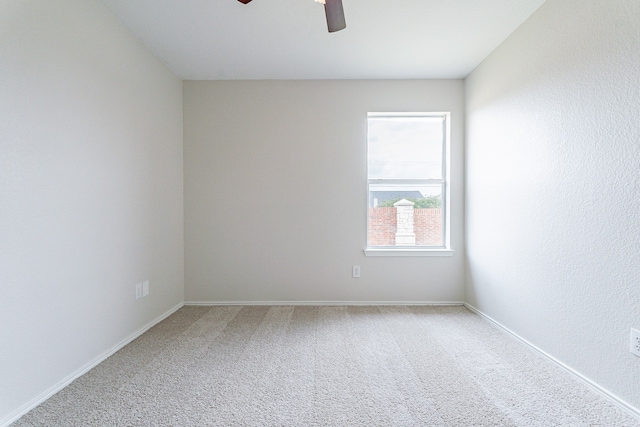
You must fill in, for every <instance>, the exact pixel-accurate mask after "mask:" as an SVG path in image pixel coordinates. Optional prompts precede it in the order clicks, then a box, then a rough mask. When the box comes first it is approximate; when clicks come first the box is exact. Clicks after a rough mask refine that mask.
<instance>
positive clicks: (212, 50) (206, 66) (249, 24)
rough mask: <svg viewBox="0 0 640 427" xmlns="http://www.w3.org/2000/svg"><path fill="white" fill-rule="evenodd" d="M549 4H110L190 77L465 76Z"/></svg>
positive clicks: (516, 0) (494, 0)
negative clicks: (333, 12)
mask: <svg viewBox="0 0 640 427" xmlns="http://www.w3.org/2000/svg"><path fill="white" fill-rule="evenodd" d="M544 1H545V0H394V1H389V0H343V5H344V11H345V15H346V21H347V28H346V29H345V30H342V31H339V32H335V33H328V32H327V26H326V21H325V16H324V9H323V6H322V5H321V4H319V3H316V2H314V1H313V0H253V1H252V2H251V3H249V4H247V5H243V4H241V3H240V2H238V1H237V0H102V2H103V3H104V4H105V5H106V6H107V7H108V8H109V9H110V10H111V11H112V12H113V13H114V14H115V15H117V16H118V17H119V18H120V20H122V22H124V24H125V25H126V26H127V27H128V28H129V29H130V30H131V31H132V32H133V34H134V35H135V36H136V37H138V38H139V39H140V40H141V41H142V42H143V43H144V44H145V45H146V46H148V47H149V48H150V49H151V51H153V53H154V54H155V55H156V56H158V57H159V58H160V59H161V60H162V61H163V62H164V63H165V64H167V65H168V66H169V68H171V70H173V71H174V72H175V73H176V74H177V75H178V76H179V77H181V78H183V79H189V80H227V79H237V80H242V79H414V78H420V79H422V78H462V77H465V76H466V75H467V74H469V73H470V72H471V71H472V70H473V69H474V68H475V67H476V66H477V65H478V64H479V63H480V62H481V61H482V60H483V59H484V58H485V57H487V55H489V53H491V51H493V49H495V48H496V47H497V46H498V45H499V44H500V43H501V42H502V41H503V40H504V39H505V38H506V37H507V36H508V35H509V34H511V32H513V30H515V29H516V28H517V27H518V26H519V25H520V24H521V23H522V22H524V20H526V18H528V17H529V16H530V15H531V14H532V13H533V12H534V11H535V10H536V9H537V8H538V7H539V6H540V5H542V3H544Z"/></svg>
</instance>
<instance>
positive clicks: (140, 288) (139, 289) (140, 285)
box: [136, 283, 142, 299]
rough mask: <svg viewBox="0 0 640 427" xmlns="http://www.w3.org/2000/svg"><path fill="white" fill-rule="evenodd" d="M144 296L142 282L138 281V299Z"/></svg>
mask: <svg viewBox="0 0 640 427" xmlns="http://www.w3.org/2000/svg"><path fill="white" fill-rule="evenodd" d="M140 298H142V283H136V299H140Z"/></svg>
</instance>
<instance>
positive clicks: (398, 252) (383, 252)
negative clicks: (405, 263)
mask: <svg viewBox="0 0 640 427" xmlns="http://www.w3.org/2000/svg"><path fill="white" fill-rule="evenodd" d="M455 252H456V251H454V250H453V249H407V248H397V249H396V248H394V249H391V248H381V249H377V248H376V249H374V248H367V249H365V250H364V254H365V255H366V256H437V257H442V256H453V254H454V253H455Z"/></svg>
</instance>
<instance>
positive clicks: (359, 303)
mask: <svg viewBox="0 0 640 427" xmlns="http://www.w3.org/2000/svg"><path fill="white" fill-rule="evenodd" d="M184 305H210V306H217V305H280V306H282V305H318V306H331V305H339V306H344V305H357V306H363V305H434V306H453V305H464V302H462V301H185V303H184Z"/></svg>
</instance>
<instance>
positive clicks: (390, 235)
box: [369, 207, 396, 246]
mask: <svg viewBox="0 0 640 427" xmlns="http://www.w3.org/2000/svg"><path fill="white" fill-rule="evenodd" d="M395 244H396V208H393V207H391V208H369V246H395Z"/></svg>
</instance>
